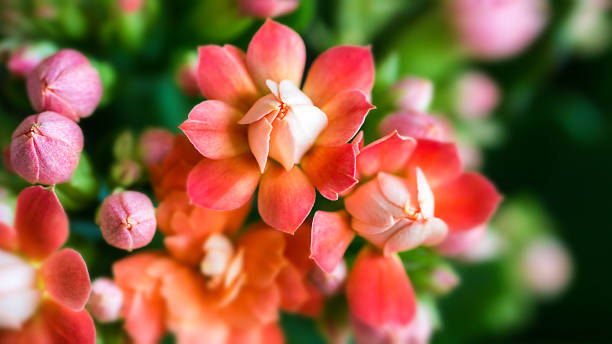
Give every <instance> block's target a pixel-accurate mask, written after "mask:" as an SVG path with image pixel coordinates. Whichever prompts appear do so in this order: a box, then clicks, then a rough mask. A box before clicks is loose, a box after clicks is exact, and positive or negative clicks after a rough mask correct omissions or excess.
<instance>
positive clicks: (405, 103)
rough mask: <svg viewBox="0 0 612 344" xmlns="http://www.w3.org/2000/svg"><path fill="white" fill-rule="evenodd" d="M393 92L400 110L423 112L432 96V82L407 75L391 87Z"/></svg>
mask: <svg viewBox="0 0 612 344" xmlns="http://www.w3.org/2000/svg"><path fill="white" fill-rule="evenodd" d="M391 90H392V92H393V93H395V95H396V98H397V101H396V106H397V107H398V108H399V109H401V110H415V111H419V112H424V111H426V110H427V108H428V107H429V104H431V100H432V98H433V83H432V82H431V81H429V80H428V79H425V78H418V77H408V78H404V79H402V80H400V81H398V82H397V83H396V84H395V85H393V86H392V87H391Z"/></svg>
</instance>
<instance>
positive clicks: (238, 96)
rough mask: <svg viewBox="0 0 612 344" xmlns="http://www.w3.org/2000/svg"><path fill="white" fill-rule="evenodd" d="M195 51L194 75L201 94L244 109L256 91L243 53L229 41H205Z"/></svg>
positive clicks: (248, 105)
mask: <svg viewBox="0 0 612 344" xmlns="http://www.w3.org/2000/svg"><path fill="white" fill-rule="evenodd" d="M198 53H199V55H200V57H199V63H198V73H197V75H198V85H199V86H200V90H201V91H202V94H204V96H205V97H206V98H208V99H211V100H213V99H214V100H220V101H223V102H225V103H227V104H229V105H231V106H233V107H235V108H237V109H239V110H241V111H247V110H248V109H249V108H250V107H251V105H252V104H253V103H254V102H255V100H257V98H258V91H257V88H256V87H255V84H254V83H253V80H252V79H251V77H250V76H249V73H248V71H247V69H246V65H245V63H244V59H243V56H244V53H242V52H241V51H240V50H239V49H238V48H236V47H234V46H231V45H225V46H223V47H220V46H217V45H205V46H202V47H200V48H199V49H198Z"/></svg>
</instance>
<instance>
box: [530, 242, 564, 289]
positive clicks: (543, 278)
mask: <svg viewBox="0 0 612 344" xmlns="http://www.w3.org/2000/svg"><path fill="white" fill-rule="evenodd" d="M521 272H522V276H523V280H524V282H525V283H526V285H527V287H528V288H529V289H530V290H531V291H533V292H534V293H536V294H539V295H541V296H545V297H550V296H555V295H558V294H559V293H560V292H561V291H563V289H565V287H566V286H567V285H568V283H569V281H570V279H571V277H572V264H571V260H570V256H569V254H568V252H567V250H566V249H565V247H563V245H562V244H561V243H560V242H559V241H557V240H555V239H552V238H540V239H537V240H535V241H533V242H531V243H530V244H529V246H528V247H527V249H526V251H525V252H524V253H523V257H522V260H521Z"/></svg>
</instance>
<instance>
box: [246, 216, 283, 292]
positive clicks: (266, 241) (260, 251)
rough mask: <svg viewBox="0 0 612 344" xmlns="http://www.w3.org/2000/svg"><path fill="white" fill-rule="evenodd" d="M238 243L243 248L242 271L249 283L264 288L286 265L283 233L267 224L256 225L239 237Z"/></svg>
mask: <svg viewBox="0 0 612 344" xmlns="http://www.w3.org/2000/svg"><path fill="white" fill-rule="evenodd" d="M239 244H240V246H241V247H242V248H244V271H246V273H247V280H248V283H249V285H255V286H257V287H262V288H265V287H266V286H269V285H270V284H272V282H273V281H274V279H275V278H276V276H278V274H279V272H280V271H281V269H282V268H283V266H285V265H286V260H285V258H284V256H283V252H284V251H285V238H284V236H283V234H282V233H280V232H278V231H275V230H272V228H269V227H267V226H264V225H256V226H255V227H251V228H250V230H249V231H248V232H247V233H246V234H245V235H243V236H242V237H241V238H240V241H239Z"/></svg>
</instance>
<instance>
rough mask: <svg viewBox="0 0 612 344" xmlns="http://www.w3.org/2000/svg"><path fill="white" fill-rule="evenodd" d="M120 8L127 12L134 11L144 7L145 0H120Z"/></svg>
mask: <svg viewBox="0 0 612 344" xmlns="http://www.w3.org/2000/svg"><path fill="white" fill-rule="evenodd" d="M118 2H119V8H120V9H121V11H123V12H125V13H134V12H137V11H138V10H140V8H142V5H143V4H144V2H145V0H118Z"/></svg>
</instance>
